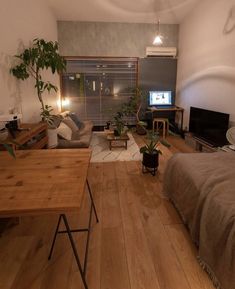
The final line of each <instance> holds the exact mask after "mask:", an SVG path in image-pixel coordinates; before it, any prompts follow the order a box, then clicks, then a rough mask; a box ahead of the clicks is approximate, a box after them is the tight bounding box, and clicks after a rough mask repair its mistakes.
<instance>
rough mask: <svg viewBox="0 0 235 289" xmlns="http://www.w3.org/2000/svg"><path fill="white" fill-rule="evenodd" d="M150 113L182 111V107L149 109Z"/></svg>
mask: <svg viewBox="0 0 235 289" xmlns="http://www.w3.org/2000/svg"><path fill="white" fill-rule="evenodd" d="M148 109H149V110H150V111H152V112H154V111H184V109H183V108H182V107H179V106H170V107H149V108H148Z"/></svg>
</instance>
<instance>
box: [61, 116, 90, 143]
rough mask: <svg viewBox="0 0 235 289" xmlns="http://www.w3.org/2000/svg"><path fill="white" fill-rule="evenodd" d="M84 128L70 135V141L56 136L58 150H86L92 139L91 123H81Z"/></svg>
mask: <svg viewBox="0 0 235 289" xmlns="http://www.w3.org/2000/svg"><path fill="white" fill-rule="evenodd" d="M83 124H84V127H83V128H82V129H80V130H78V131H77V132H73V133H72V139H71V140H66V139H63V138H61V137H60V136H58V148H88V147H89V145H90V142H91V137H92V128H93V123H92V121H89V120H87V121H83Z"/></svg>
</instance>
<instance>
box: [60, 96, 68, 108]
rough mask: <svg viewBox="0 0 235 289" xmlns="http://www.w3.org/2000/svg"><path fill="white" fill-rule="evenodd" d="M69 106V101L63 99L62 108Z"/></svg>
mask: <svg viewBox="0 0 235 289" xmlns="http://www.w3.org/2000/svg"><path fill="white" fill-rule="evenodd" d="M69 104H70V101H69V99H68V98H62V99H61V106H62V107H66V106H68V105H69Z"/></svg>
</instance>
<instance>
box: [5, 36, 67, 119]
mask: <svg viewBox="0 0 235 289" xmlns="http://www.w3.org/2000/svg"><path fill="white" fill-rule="evenodd" d="M58 48H59V47H58V43H57V42H53V41H45V40H44V39H38V38H36V39H34V40H33V44H32V46H31V47H29V48H26V49H25V50H24V51H23V52H22V53H21V54H19V55H15V57H16V58H18V59H19V61H20V62H19V64H17V65H16V66H14V67H12V68H11V70H10V71H11V73H12V74H13V75H14V76H15V77H16V78H18V79H21V80H26V79H28V78H29V77H32V78H33V79H34V82H35V85H34V86H35V88H36V91H37V96H38V99H39V101H40V103H41V107H42V108H41V109H42V113H41V115H42V116H43V117H44V119H45V120H48V118H47V115H48V114H47V112H48V110H49V109H48V106H46V105H45V104H44V100H43V97H42V95H43V93H44V92H45V91H48V92H50V91H51V90H54V91H57V90H58V88H57V87H56V86H55V85H53V84H52V83H51V82H50V81H45V80H44V79H43V77H42V72H43V70H48V69H50V70H51V72H52V74H55V73H61V72H62V71H64V70H65V67H66V61H65V59H64V58H63V57H62V56H60V54H59V52H58ZM45 111H46V112H45Z"/></svg>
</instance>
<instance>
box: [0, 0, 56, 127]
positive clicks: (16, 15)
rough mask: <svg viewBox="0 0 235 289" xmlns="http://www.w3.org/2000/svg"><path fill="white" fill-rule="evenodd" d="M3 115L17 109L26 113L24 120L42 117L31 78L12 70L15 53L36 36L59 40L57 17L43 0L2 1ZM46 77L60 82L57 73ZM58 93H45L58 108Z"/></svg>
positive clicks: (0, 70)
mask: <svg viewBox="0 0 235 289" xmlns="http://www.w3.org/2000/svg"><path fill="white" fill-rule="evenodd" d="M0 36H1V41H0V87H1V90H0V114H5V113H8V112H9V109H15V110H16V111H19V112H21V111H22V113H23V121H24V122H34V121H38V120H40V117H39V114H40V103H39V101H38V99H37V95H36V91H35V88H34V83H33V81H32V79H28V80H26V81H19V80H16V78H15V77H13V76H12V75H10V73H9V70H10V67H11V66H12V64H13V63H14V61H15V60H14V57H13V55H15V54H17V53H20V52H21V51H22V47H23V46H25V47H27V46H29V44H30V42H31V41H32V40H33V39H34V38H40V37H42V38H44V39H46V40H57V24H56V20H55V18H54V16H53V14H52V13H51V11H50V10H49V8H48V5H47V3H46V2H44V0H35V1H31V0H21V1H15V0H2V1H1V9H0ZM46 80H50V81H52V82H53V83H54V84H55V85H58V84H59V78H58V76H51V74H49V73H48V76H47V78H46ZM57 98H58V96H57V95H56V94H55V93H52V94H51V95H50V96H46V95H45V98H44V99H45V103H48V104H50V105H53V106H54V107H55V108H56V101H57Z"/></svg>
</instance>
